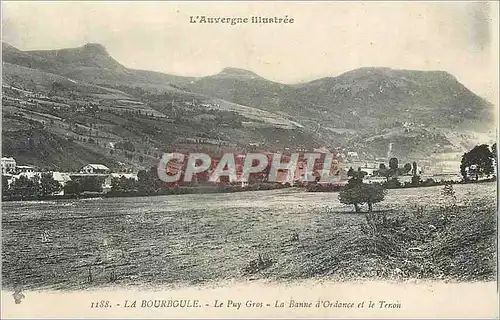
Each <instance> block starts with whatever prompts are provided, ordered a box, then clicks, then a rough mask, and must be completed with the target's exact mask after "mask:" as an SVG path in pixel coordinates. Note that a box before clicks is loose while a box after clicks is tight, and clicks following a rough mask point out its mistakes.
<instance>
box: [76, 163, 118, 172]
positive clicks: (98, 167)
mask: <svg viewBox="0 0 500 320" xmlns="http://www.w3.org/2000/svg"><path fill="white" fill-rule="evenodd" d="M110 172H111V169H109V168H108V167H106V166H105V165H103V164H94V163H89V164H88V165H86V166H84V167H83V168H81V169H80V173H87V174H107V173H110Z"/></svg>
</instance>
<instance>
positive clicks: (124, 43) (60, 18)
mask: <svg viewBox="0 0 500 320" xmlns="http://www.w3.org/2000/svg"><path fill="white" fill-rule="evenodd" d="M190 16H207V17H208V16H210V17H251V16H263V17H269V16H272V17H274V16H276V17H285V16H288V17H289V18H293V19H294V23H293V24H272V25H259V24H242V25H237V26H231V25H227V24H219V25H208V24H190V23H189V19H190ZM2 33H3V35H2V36H3V41H4V42H7V43H9V44H11V45H13V46H15V47H17V48H19V49H21V50H35V49H59V48H69V47H77V46H82V45H84V44H85V43H89V42H94V43H101V44H103V45H104V46H105V47H106V48H107V50H108V52H109V53H110V55H111V56H113V57H114V58H115V59H116V60H118V61H119V62H120V63H122V64H123V65H125V66H127V67H130V68H137V69H147V70H154V71H160V72H165V73H170V74H177V75H184V76H206V75H211V74H216V73H218V72H220V71H221V70H222V69H223V68H225V67H237V68H243V69H248V70H251V71H253V72H256V73H257V74H259V75H261V76H263V77H265V78H267V79H270V80H273V81H277V82H282V83H298V82H305V81H310V80H313V79H317V78H320V77H325V76H337V75H339V74H341V73H343V72H346V71H349V70H352V69H356V68H359V67H390V68H397V69H415V70H444V71H447V72H450V73H451V74H453V75H454V76H456V77H457V78H458V80H459V81H460V82H462V83H463V84H464V85H466V86H467V87H468V88H469V89H471V90H472V91H474V92H475V93H477V94H479V95H480V96H482V97H485V98H487V99H488V100H489V101H491V102H493V103H495V104H496V102H497V101H498V85H499V84H498V70H499V65H498V60H499V58H498V46H499V44H498V3H497V2H495V1H493V2H489V3H488V2H451V1H450V2H448V1H447V2H430V1H426V2H381V1H380V2H374V1H372V2H308V3H304V2H287V3H284V2H252V3H250V2H228V1H226V2H212V3H209V4H208V3H206V2H128V1H127V2H125V1H124V2H97V1H90V2H66V1H65V2H42V1H40V2H9V1H2Z"/></svg>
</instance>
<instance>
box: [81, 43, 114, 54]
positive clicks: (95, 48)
mask: <svg viewBox="0 0 500 320" xmlns="http://www.w3.org/2000/svg"><path fill="white" fill-rule="evenodd" d="M82 49H84V50H86V51H91V52H95V53H101V54H108V51H107V50H106V47H104V46H103V45H102V44H100V43H93V42H90V43H87V44H86V45H84V46H83V47H82Z"/></svg>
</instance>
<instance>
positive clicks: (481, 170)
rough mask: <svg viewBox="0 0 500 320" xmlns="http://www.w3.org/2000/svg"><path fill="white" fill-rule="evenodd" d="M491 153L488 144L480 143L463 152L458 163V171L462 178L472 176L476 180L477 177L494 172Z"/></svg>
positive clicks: (466, 178) (467, 178)
mask: <svg viewBox="0 0 500 320" xmlns="http://www.w3.org/2000/svg"><path fill="white" fill-rule="evenodd" d="M494 172H495V171H494V168H493V154H492V153H491V150H490V149H489V147H488V145H486V144H482V145H479V146H475V147H474V148H473V149H472V150H470V151H469V152H466V153H464V155H463V156H462V161H461V163H460V173H461V174H462V177H463V178H464V180H470V179H471V178H474V179H475V180H476V181H477V180H478V179H479V177H482V176H485V175H486V176H489V175H490V174H492V173H494Z"/></svg>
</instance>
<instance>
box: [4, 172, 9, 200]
mask: <svg viewBox="0 0 500 320" xmlns="http://www.w3.org/2000/svg"><path fill="white" fill-rule="evenodd" d="M8 192H9V178H7V176H4V175H2V195H4V196H5V195H6V194H7V193H8Z"/></svg>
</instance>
